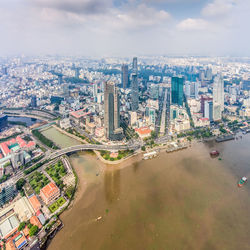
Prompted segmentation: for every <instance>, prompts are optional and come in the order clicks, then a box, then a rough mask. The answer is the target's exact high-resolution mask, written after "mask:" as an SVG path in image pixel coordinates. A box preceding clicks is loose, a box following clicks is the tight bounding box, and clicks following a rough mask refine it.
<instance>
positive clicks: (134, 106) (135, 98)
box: [131, 73, 139, 111]
mask: <svg viewBox="0 0 250 250" xmlns="http://www.w3.org/2000/svg"><path fill="white" fill-rule="evenodd" d="M131 101H132V103H131V110H132V111H137V110H138V108H139V90H138V78H137V75H136V74H135V73H133V74H132V83H131Z"/></svg>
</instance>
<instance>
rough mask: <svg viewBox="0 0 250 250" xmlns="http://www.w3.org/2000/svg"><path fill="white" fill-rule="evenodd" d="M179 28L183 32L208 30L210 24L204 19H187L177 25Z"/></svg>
mask: <svg viewBox="0 0 250 250" xmlns="http://www.w3.org/2000/svg"><path fill="white" fill-rule="evenodd" d="M177 28H178V29H179V30H182V31H200V30H207V29H208V28H209V23H208V22H207V21H205V20H203V19H194V18H187V19H185V20H183V21H181V22H180V23H178V24H177Z"/></svg>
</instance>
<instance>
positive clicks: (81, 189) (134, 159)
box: [47, 140, 216, 249]
mask: <svg viewBox="0 0 250 250" xmlns="http://www.w3.org/2000/svg"><path fill="white" fill-rule="evenodd" d="M200 143H202V144H206V142H203V141H197V140H194V141H192V142H191V143H190V146H189V147H188V148H187V150H192V149H194V150H195V148H196V149H197V147H199V144H200ZM215 145H216V144H215ZM164 151H165V150H164V148H162V149H161V150H160V152H159V154H161V155H162V153H164V154H168V153H166V151H165V152H164ZM181 151H186V150H181ZM181 151H176V152H174V153H181ZM80 154H81V155H83V157H84V158H86V159H87V160H88V161H90V162H94V164H98V165H99V166H100V167H101V172H105V171H107V170H108V171H113V170H119V169H123V168H126V167H128V166H132V165H133V164H136V163H139V162H141V160H142V156H141V157H140V156H139V155H133V156H131V157H130V159H127V160H126V161H123V162H122V163H120V164H115V165H109V164H105V163H103V162H102V161H101V160H100V159H99V158H98V157H97V156H96V155H94V154H93V153H88V152H83V153H80ZM169 155H173V154H169ZM157 157H159V155H158V156H157ZM157 157H156V158H157ZM172 157H173V156H171V158H172ZM176 157H178V155H176ZM72 160H74V156H73V157H72V158H70V164H71V167H72V168H73V169H74V171H75V173H76V175H77V176H78V184H77V186H76V192H75V194H74V199H73V200H72V202H71V203H70V205H69V207H68V208H67V209H66V210H65V211H63V213H62V214H61V215H60V219H61V220H62V222H63V223H64V220H65V218H66V217H67V215H68V214H69V213H70V212H71V209H72V208H74V207H73V206H75V205H76V204H77V203H78V202H79V201H80V200H81V199H82V198H83V196H85V195H86V191H87V189H88V188H89V187H90V186H91V184H92V183H91V181H89V180H86V178H85V177H84V175H83V173H84V168H83V167H80V166H78V167H76V166H75V165H74V163H72ZM148 161H149V160H148ZM93 202H94V198H93V197H92V196H91V197H90V196H86V200H85V203H84V205H81V206H82V207H83V208H86V207H89V206H90V205H91V204H92V203H93ZM64 216H65V217H64ZM65 226H67V225H65ZM52 241H53V239H52ZM48 247H49V245H48ZM47 249H48V248H47ZM49 249H52V248H49Z"/></svg>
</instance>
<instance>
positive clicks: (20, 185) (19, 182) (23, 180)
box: [16, 178, 26, 191]
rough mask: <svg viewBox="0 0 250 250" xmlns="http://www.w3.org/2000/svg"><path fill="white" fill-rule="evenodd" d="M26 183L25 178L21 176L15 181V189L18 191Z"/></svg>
mask: <svg viewBox="0 0 250 250" xmlns="http://www.w3.org/2000/svg"><path fill="white" fill-rule="evenodd" d="M25 183H26V180H25V179H24V178H21V179H19V180H18V181H17V182H16V189H17V190H18V191H20V190H22V188H23V186H24V185H25Z"/></svg>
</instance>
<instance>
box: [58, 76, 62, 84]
mask: <svg viewBox="0 0 250 250" xmlns="http://www.w3.org/2000/svg"><path fill="white" fill-rule="evenodd" d="M58 84H60V85H61V84H62V74H59V75H58Z"/></svg>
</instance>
